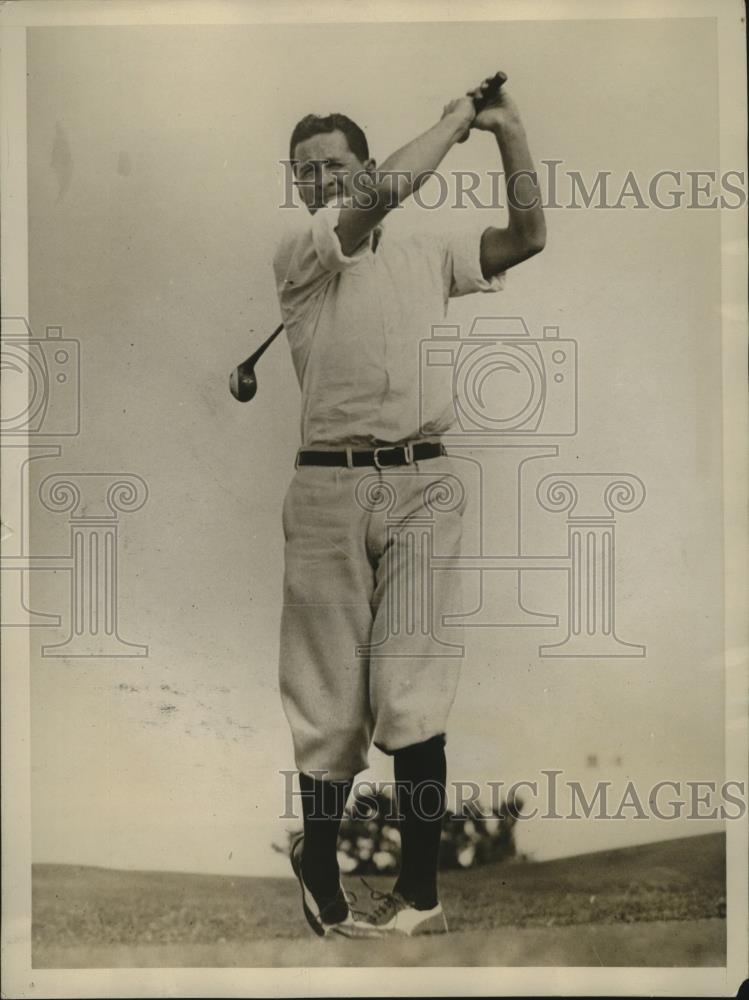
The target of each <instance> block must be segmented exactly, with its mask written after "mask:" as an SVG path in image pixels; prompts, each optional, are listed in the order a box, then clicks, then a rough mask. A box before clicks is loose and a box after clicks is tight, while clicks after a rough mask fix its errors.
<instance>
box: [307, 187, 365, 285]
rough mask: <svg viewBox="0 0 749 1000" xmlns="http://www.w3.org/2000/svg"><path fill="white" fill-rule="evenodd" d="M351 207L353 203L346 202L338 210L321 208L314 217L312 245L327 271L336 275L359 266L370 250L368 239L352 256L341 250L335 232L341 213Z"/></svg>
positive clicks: (363, 241)
mask: <svg viewBox="0 0 749 1000" xmlns="http://www.w3.org/2000/svg"><path fill="white" fill-rule="evenodd" d="M350 206H351V201H350V200H346V201H344V202H342V203H341V204H340V206H339V207H336V208H333V207H325V208H320V209H318V210H317V211H316V212H315V214H314V215H313V216H312V244H313V246H314V248H315V253H316V254H317V257H318V260H319V261H320V264H321V265H322V266H323V267H324V268H325V270H326V271H332V272H334V273H336V272H339V271H346V270H348V268H350V267H353V266H354V265H355V264H358V262H359V261H360V260H361V258H362V257H364V256H365V254H366V253H367V251H368V250H369V244H370V238H367V237H365V239H363V240H362V242H361V243H360V244H359V246H358V247H357V248H356V250H355V251H354V252H353V254H351V255H350V256H347V255H346V254H344V252H343V250H341V242H340V240H339V239H338V234H337V233H336V231H335V230H336V226H337V225H338V219H339V217H340V214H341V211H342V210H343V209H344V208H349V207H350Z"/></svg>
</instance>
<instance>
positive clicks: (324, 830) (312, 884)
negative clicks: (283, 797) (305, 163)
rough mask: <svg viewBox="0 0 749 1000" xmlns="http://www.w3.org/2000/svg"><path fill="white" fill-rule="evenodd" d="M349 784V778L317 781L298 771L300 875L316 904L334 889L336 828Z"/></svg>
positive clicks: (336, 890)
mask: <svg viewBox="0 0 749 1000" xmlns="http://www.w3.org/2000/svg"><path fill="white" fill-rule="evenodd" d="M351 786H352V782H351V781H320V780H318V779H316V778H312V777H311V776H310V775H309V774H304V773H301V772H300V774H299V788H300V790H301V793H302V814H303V817H304V850H303V852H302V877H303V878H304V881H305V884H306V885H307V887H308V889H309V890H310V892H311V893H312V895H313V896H314V897H315V899H316V900H317V901H318V904H321V903H322V902H323V901H325V900H329V899H331V898H332V897H334V896H335V895H336V893H337V892H338V886H339V878H340V872H339V869H338V858H337V848H338V830H339V827H340V825H341V819H342V818H343V812H344V809H345V808H346V800H347V799H348V796H349V792H350V791H351Z"/></svg>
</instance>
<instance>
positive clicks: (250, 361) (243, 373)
mask: <svg viewBox="0 0 749 1000" xmlns="http://www.w3.org/2000/svg"><path fill="white" fill-rule="evenodd" d="M506 82H507V74H506V73H503V72H502V71H501V70H500V71H499V72H498V73H495V74H494V76H493V77H492V78H491V79H490V80H489V83H488V85H487V88H486V90H485V91H484V93H483V94H482V95H481V97H474V98H473V106H474V107H475V109H476V114H478V113H479V112H480V111H483V109H484V108H485V107H486V106H487V104H489V103H490V102H491V101H493V100H494V99H495V98H496V96H497V94H498V93H499V91H500V88H501V87H502V85H503V84H504V83H506ZM467 138H468V133H466V134H465V135H464V136H463V138H462V139H460V140H459V141H460V142H465V141H466V139H467ZM281 330H283V323H281V324H280V325H279V326H277V327H276V329H275V330H274V331H273V333H272V334H271V335H270V337H268V339H267V340H265V341H263V343H262V344H261V345H260V347H258V349H257V350H256V351H255V353H254V354H251V355H250V356H249V358H247V359H246V360H245V361H243V362H242V364H241V365H239V366H238V367H237V368H235V369H234V371H233V372H232V373H231V375H230V376H229V389H230V391H231V394H232V396H233V397H234V398H235V399H238V400H239V402H240V403H248V402H249V401H250V400H251V399H254V397H255V394H256V392H257V375H256V374H255V365H256V364H257V362H258V361H259V360H260V358H261V357H262V356H263V354H265V352H266V351H267V349H268V348H269V347H270V345H271V344H272V343H273V341H274V340H275V339H276V337H277V336H278V335H279V333H280V332H281Z"/></svg>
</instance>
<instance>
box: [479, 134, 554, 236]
mask: <svg viewBox="0 0 749 1000" xmlns="http://www.w3.org/2000/svg"><path fill="white" fill-rule="evenodd" d="M492 131H493V132H494V136H495V138H496V140H497V146H498V147H499V153H500V156H501V157H502V165H503V167H504V173H505V180H506V185H507V207H508V212H509V228H510V230H512V231H513V232H514V233H516V234H517V235H518V236H522V237H523V238H524V239H527V240H528V241H529V242H531V243H534V242H540V243H543V241H544V239H545V237H546V222H545V220H544V213H543V208H542V207H541V191H540V189H539V186H538V176H537V174H536V171H535V168H534V166H533V159H532V157H531V153H530V150H529V148H528V139H527V138H526V134H525V129H524V128H523V123H522V122H521V120H520V118H519V116H517V115H513V116H512V117H510V118H508V119H507V120H505V121H503V122H502V123H501V124H498V125H497V126H496V127H495V128H494V129H493V130H492Z"/></svg>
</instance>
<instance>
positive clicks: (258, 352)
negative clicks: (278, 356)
mask: <svg viewBox="0 0 749 1000" xmlns="http://www.w3.org/2000/svg"><path fill="white" fill-rule="evenodd" d="M281 330H283V323H279V325H278V326H277V327H276V329H275V330H274V331H273V333H272V334H271V335H270V337H268V339H267V340H264V341H263V343H262V344H261V345H260V347H258V349H257V350H256V351H255V352H254V353H253V354H251V355H250V356H249V358H247V359H246V360H245V361H243V362H242V364H241V365H240V366H239V367H240V368H248V367H251V366H252V365H254V364H255V362H256V361H258V360H259V359H260V358H262V356H263V355H264V354H265V352H266V351H267V350H268V348H269V347H270V345H271V344H272V343H273V341H274V340H275V339H276V337H277V336H278V335H279V333H280V332H281Z"/></svg>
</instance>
